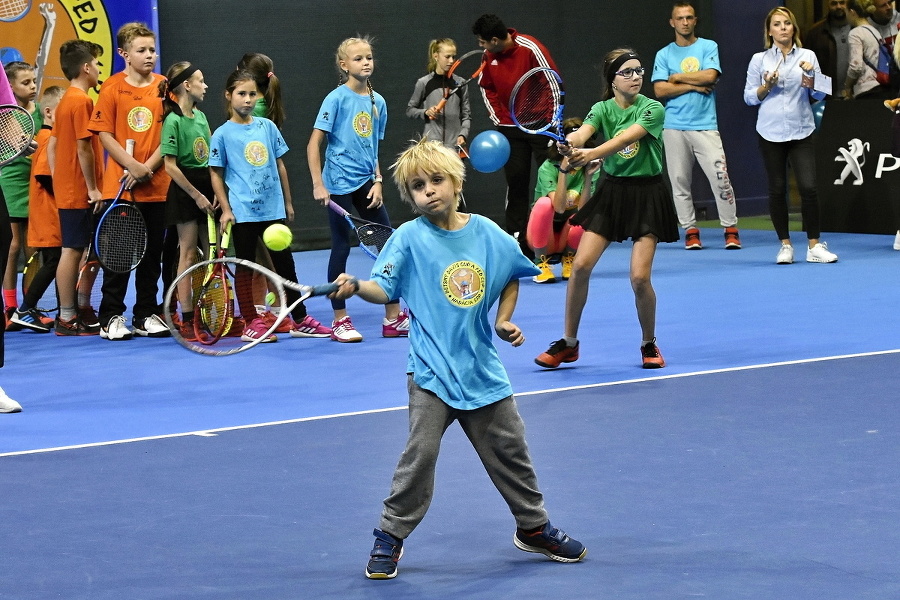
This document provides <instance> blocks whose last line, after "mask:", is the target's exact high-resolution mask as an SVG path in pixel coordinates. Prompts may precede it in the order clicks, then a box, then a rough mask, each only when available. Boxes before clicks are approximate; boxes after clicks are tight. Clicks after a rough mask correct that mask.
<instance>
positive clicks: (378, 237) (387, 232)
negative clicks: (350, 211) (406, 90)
mask: <svg viewBox="0 0 900 600" xmlns="http://www.w3.org/2000/svg"><path fill="white" fill-rule="evenodd" d="M347 218H348V219H349V220H350V222H351V223H353V231H354V232H355V233H356V238H357V239H358V240H359V247H360V248H362V250H363V252H365V253H366V254H368V255H369V256H371V257H372V258H378V255H379V254H381V251H382V250H383V249H384V245H385V244H387V241H388V239H389V238H390V237H391V234H393V233H394V230H393V229H392V228H390V227H388V226H387V225H381V224H379V223H372V222H370V221H366V220H364V219H359V218H357V217H354V216H353V215H348V216H347Z"/></svg>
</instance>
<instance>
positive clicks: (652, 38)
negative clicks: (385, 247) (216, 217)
mask: <svg viewBox="0 0 900 600" xmlns="http://www.w3.org/2000/svg"><path fill="white" fill-rule="evenodd" d="M696 5H697V7H698V12H699V14H700V16H701V20H700V24H699V26H698V34H699V35H701V36H702V37H710V38H713V39H715V40H716V41H717V42H718V43H719V47H720V52H721V58H722V64H723V71H724V76H723V78H722V80H721V83H720V86H719V90H718V96H719V120H720V129H721V130H722V134H723V137H724V140H725V150H726V154H727V155H728V158H729V163H730V168H731V175H732V179H733V182H734V187H735V191H736V193H737V195H738V197H739V202H740V203H741V207H740V208H739V210H740V214H751V213H748V212H747V211H746V210H743V207H744V206H745V205H746V206H748V207H749V206H750V205H751V203H753V202H754V201H758V200H759V198H761V197H762V196H763V195H764V189H765V186H764V181H763V179H764V178H763V176H762V174H761V163H760V160H759V156H758V150H757V147H756V142H755V138H754V134H753V123H754V120H755V111H754V110H752V109H749V108H748V107H746V106H745V105H744V103H743V101H742V99H741V91H742V89H743V82H744V74H745V72H746V66H747V63H748V61H749V59H750V56H751V54H752V53H753V52H755V51H757V50H759V49H761V43H762V42H761V40H762V21H763V17H764V15H765V13H766V12H767V11H768V9H769V8H771V6H768V5H763V6H757V3H754V2H747V3H734V2H726V1H725V0H699V1H698V2H697V3H696ZM671 6H672V3H671V2H670V1H669V0H637V1H633V2H610V1H605V0H601V1H596V0H595V1H585V0H573V1H571V2H565V3H563V2H560V3H546V2H529V1H515V2H514V1H496V2H490V3H478V2H457V1H451V2H446V1H445V2H442V3H438V4H435V3H430V2H421V1H418V0H414V1H387V2H385V1H378V2H370V3H360V2H346V1H344V0H334V1H331V2H308V1H305V0H289V1H288V0H281V1H277V2H276V1H273V0H257V1H256V2H254V3H252V4H250V5H248V4H246V3H243V2H235V1H233V0H224V1H223V0H215V1H213V0H191V2H190V8H189V10H187V12H186V8H185V4H184V3H183V2H176V1H175V0H159V29H160V31H159V37H160V50H161V58H160V65H161V69H162V71H163V72H165V70H166V69H167V68H168V67H169V65H171V64H172V63H174V62H177V61H181V60H189V61H191V62H193V63H194V64H196V65H197V66H199V67H200V68H201V69H202V71H203V73H204V76H205V77H206V81H207V83H208V84H209V91H208V92H207V97H206V100H205V102H204V103H203V104H202V105H201V108H202V110H203V111H204V112H205V113H206V114H207V116H208V117H209V121H210V125H211V126H212V127H213V129H215V127H217V126H218V125H219V124H220V123H221V122H222V121H224V119H225V113H224V98H223V90H224V82H225V78H226V77H227V75H228V73H229V71H230V70H231V69H233V68H234V67H235V65H236V64H237V61H238V60H239V59H240V57H241V56H242V55H243V54H244V53H245V52H263V53H265V54H268V55H269V56H271V57H272V59H273V60H274V61H275V72H276V74H277V75H278V76H279V78H280V79H281V82H282V84H283V92H284V96H285V100H286V105H287V111H288V119H287V122H286V124H285V128H284V135H285V138H286V139H287V142H288V144H289V146H290V147H291V151H290V152H289V153H288V154H287V155H286V157H285V161H286V164H287V168H288V174H289V177H290V181H291V190H292V193H293V198H294V206H295V211H296V214H297V218H296V221H295V223H294V225H293V229H294V232H295V245H294V247H295V249H306V248H320V247H325V246H327V244H328V225H327V220H326V215H325V213H324V209H322V208H321V207H319V206H318V205H317V204H316V203H314V202H313V200H312V193H311V191H312V184H311V180H310V177H309V170H308V168H307V164H306V143H307V141H308V139H309V134H310V131H311V128H312V124H313V121H314V119H315V114H316V111H317V110H318V108H319V105H320V104H321V102H322V99H323V98H324V97H325V95H326V94H327V93H328V92H329V91H330V90H331V89H332V88H333V87H334V86H335V85H336V84H337V72H336V70H335V66H334V53H335V49H336V48H337V45H338V44H339V43H340V42H341V40H343V39H344V38H347V37H350V36H356V35H358V34H368V35H370V36H374V38H375V45H374V54H375V59H376V69H375V74H374V76H373V78H372V82H373V85H374V86H375V89H376V90H378V91H379V92H380V93H381V94H382V95H384V97H385V99H386V100H387V104H388V112H389V121H388V127H387V137H386V139H385V141H384V143H383V145H382V152H381V156H380V158H381V162H382V172H383V173H385V174H387V172H388V170H387V168H386V167H387V165H389V164H391V162H392V159H393V158H394V157H395V156H396V155H397V153H398V152H399V151H400V150H401V149H402V148H403V147H404V146H405V143H406V141H407V140H409V139H411V138H413V137H414V136H416V135H417V134H418V132H419V131H420V130H421V123H420V122H414V121H412V120H410V119H407V118H406V116H405V114H404V111H405V108H406V103H407V101H408V100H409V97H410V95H411V93H412V89H413V83H414V82H415V80H416V79H417V78H418V77H420V76H422V75H424V74H425V66H426V60H427V45H428V42H429V40H431V39H433V38H436V37H451V38H454V39H455V40H456V42H457V45H458V49H459V51H460V52H464V51H466V50H469V49H474V48H476V47H477V45H476V43H475V38H474V36H472V34H471V25H472V23H473V22H474V21H475V19H477V18H478V16H479V15H481V14H482V13H486V12H492V13H496V14H498V15H500V16H501V18H503V20H504V21H505V22H506V24H507V26H509V27H513V28H515V29H517V30H519V31H521V32H523V33H528V34H531V35H533V36H535V37H537V38H538V39H540V40H541V41H542V42H543V43H544V44H545V45H546V46H547V47H548V48H549V49H550V52H551V54H552V55H553V57H554V59H555V60H556V62H557V64H558V66H559V68H560V70H561V71H562V76H563V78H564V80H565V82H566V90H567V111H566V114H567V116H584V115H585V114H586V113H587V110H588V108H589V107H590V106H591V105H592V104H593V103H594V102H596V101H597V100H598V99H599V92H600V89H601V81H600V75H599V68H598V66H599V64H600V63H601V61H602V56H603V54H604V53H605V52H607V51H608V50H610V49H612V48H615V47H618V46H621V45H629V46H632V47H634V48H636V49H637V50H638V52H639V53H640V54H641V55H642V56H643V57H644V59H645V66H646V67H648V69H649V68H650V67H652V62H653V57H654V55H655V53H656V51H657V50H658V49H659V48H661V47H662V46H663V45H665V44H667V43H669V42H670V41H672V39H673V33H672V29H671V28H670V26H669V23H668V19H669V15H670V13H671ZM436 7H441V8H442V10H435V8H436ZM644 93H646V94H648V95H652V86H651V85H650V80H649V77H648V78H647V81H646V84H645V88H644ZM472 100H473V115H474V118H473V129H472V130H473V135H474V134H475V133H478V132H480V131H483V130H485V129H488V128H489V127H490V122H489V121H488V119H487V115H486V112H485V110H484V106H483V104H482V102H481V97H480V94H478V93H477V88H476V87H474V86H473V89H472ZM699 183H702V184H703V185H698V186H697V193H698V195H697V200H698V202H701V203H706V204H708V205H709V206H710V207H712V206H713V203H712V198H711V193H710V192H709V189H708V187H706V185H705V182H704V181H702V180H701V181H700V182H699ZM465 193H466V200H467V202H468V205H469V209H470V210H471V211H472V212H477V213H481V214H484V215H487V216H489V217H491V218H493V219H495V220H497V221H500V220H501V219H502V213H503V203H504V196H505V183H504V179H503V175H502V173H493V174H482V173H477V172H474V171H473V170H472V169H469V179H468V182H467V184H466V187H465ZM385 194H386V197H387V206H388V210H389V211H390V213H391V218H392V220H393V221H394V222H395V224H399V223H402V222H403V221H406V220H408V219H409V218H411V217H412V213H411V211H410V210H409V209H408V208H406V207H405V206H404V205H402V204H401V203H400V200H399V195H398V193H397V191H396V190H395V189H394V188H393V186H392V185H386V186H385Z"/></svg>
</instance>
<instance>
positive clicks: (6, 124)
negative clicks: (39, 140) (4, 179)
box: [0, 108, 34, 162]
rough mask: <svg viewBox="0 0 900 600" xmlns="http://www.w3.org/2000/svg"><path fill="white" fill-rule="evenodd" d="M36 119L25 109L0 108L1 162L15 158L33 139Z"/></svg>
mask: <svg viewBox="0 0 900 600" xmlns="http://www.w3.org/2000/svg"><path fill="white" fill-rule="evenodd" d="M33 134H34V120H33V119H32V118H31V115H29V114H28V112H27V111H25V110H19V109H18V108H6V109H3V110H0V162H3V161H7V160H10V159H12V158H15V157H16V156H17V155H18V154H19V153H20V152H21V151H22V150H23V149H24V148H25V146H27V145H28V143H29V142H30V141H31V138H32V135H33Z"/></svg>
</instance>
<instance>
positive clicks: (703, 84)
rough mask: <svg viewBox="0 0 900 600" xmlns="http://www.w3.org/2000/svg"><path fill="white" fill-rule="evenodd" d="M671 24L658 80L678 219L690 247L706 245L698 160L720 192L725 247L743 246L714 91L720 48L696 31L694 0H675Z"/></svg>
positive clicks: (655, 83)
mask: <svg viewBox="0 0 900 600" xmlns="http://www.w3.org/2000/svg"><path fill="white" fill-rule="evenodd" d="M669 24H670V25H671V26H672V28H673V29H674V30H675V41H674V42H672V43H671V44H669V45H668V46H666V47H665V48H663V49H662V50H660V51H659V52H657V54H656V60H655V61H654V64H653V76H652V81H653V91H654V93H655V94H656V97H657V98H658V99H659V100H660V101H662V102H663V103H665V106H666V120H665V124H664V129H663V143H664V145H665V150H666V165H667V168H668V173H669V179H670V180H671V182H672V196H673V198H674V200H675V209H676V211H677V212H678V221H679V223H680V224H681V227H682V228H683V229H684V230H685V244H684V245H685V248H687V249H688V250H699V249H701V248H703V245H702V243H701V242H700V230H698V229H697V227H696V224H697V218H696V214H695V211H694V201H693V197H692V196H691V179H692V173H693V169H694V162H695V161H696V162H697V163H698V164H699V165H700V168H701V169H703V173H704V174H705V175H706V177H707V179H708V180H709V184H710V187H711V188H712V191H713V194H714V195H715V198H716V208H717V209H718V212H719V222H720V223H721V224H722V227H723V228H724V229H725V248H727V249H729V250H739V249H740V247H741V240H740V237H739V235H738V229H737V207H736V205H735V201H734V190H733V189H732V187H731V180H730V179H729V178H728V169H727V167H726V162H725V151H724V150H723V149H722V138H721V137H720V136H719V129H718V121H717V119H716V95H715V91H714V89H715V85H716V81H718V79H719V75H720V74H721V72H722V70H721V66H720V65H719V47H718V45H717V44H716V43H715V42H714V41H712V40H707V39H703V38H699V37H697V36H696V35H695V34H694V29H695V28H696V26H697V13H696V11H695V9H694V6H693V5H692V4H691V2H689V1H680V2H676V3H675V5H674V6H673V8H672V16H671V18H670V19H669Z"/></svg>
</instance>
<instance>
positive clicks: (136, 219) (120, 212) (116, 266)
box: [94, 181, 147, 273]
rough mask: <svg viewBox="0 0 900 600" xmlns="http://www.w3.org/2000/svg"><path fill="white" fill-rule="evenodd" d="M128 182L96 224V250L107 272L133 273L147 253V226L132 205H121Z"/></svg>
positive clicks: (123, 185) (130, 203) (123, 184)
mask: <svg viewBox="0 0 900 600" xmlns="http://www.w3.org/2000/svg"><path fill="white" fill-rule="evenodd" d="M124 191H125V182H124V181H123V182H122V185H121V187H119V193H118V194H116V197H115V199H114V200H113V202H112V204H111V205H110V206H109V208H107V209H106V212H104V213H103V216H101V217H100V220H99V222H98V223H97V232H96V234H95V235H94V249H95V250H96V252H97V257H98V258H99V259H100V263H101V264H102V265H103V267H104V268H105V269H109V270H110V271H112V272H114V273H127V272H129V271H133V270H134V269H135V268H136V267H137V266H138V264H139V263H140V262H141V259H143V258H144V253H145V252H146V251H147V224H146V223H145V222H144V216H143V215H142V214H141V211H140V210H139V209H138V207H137V206H135V204H134V203H132V202H122V194H123V193H124Z"/></svg>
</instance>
